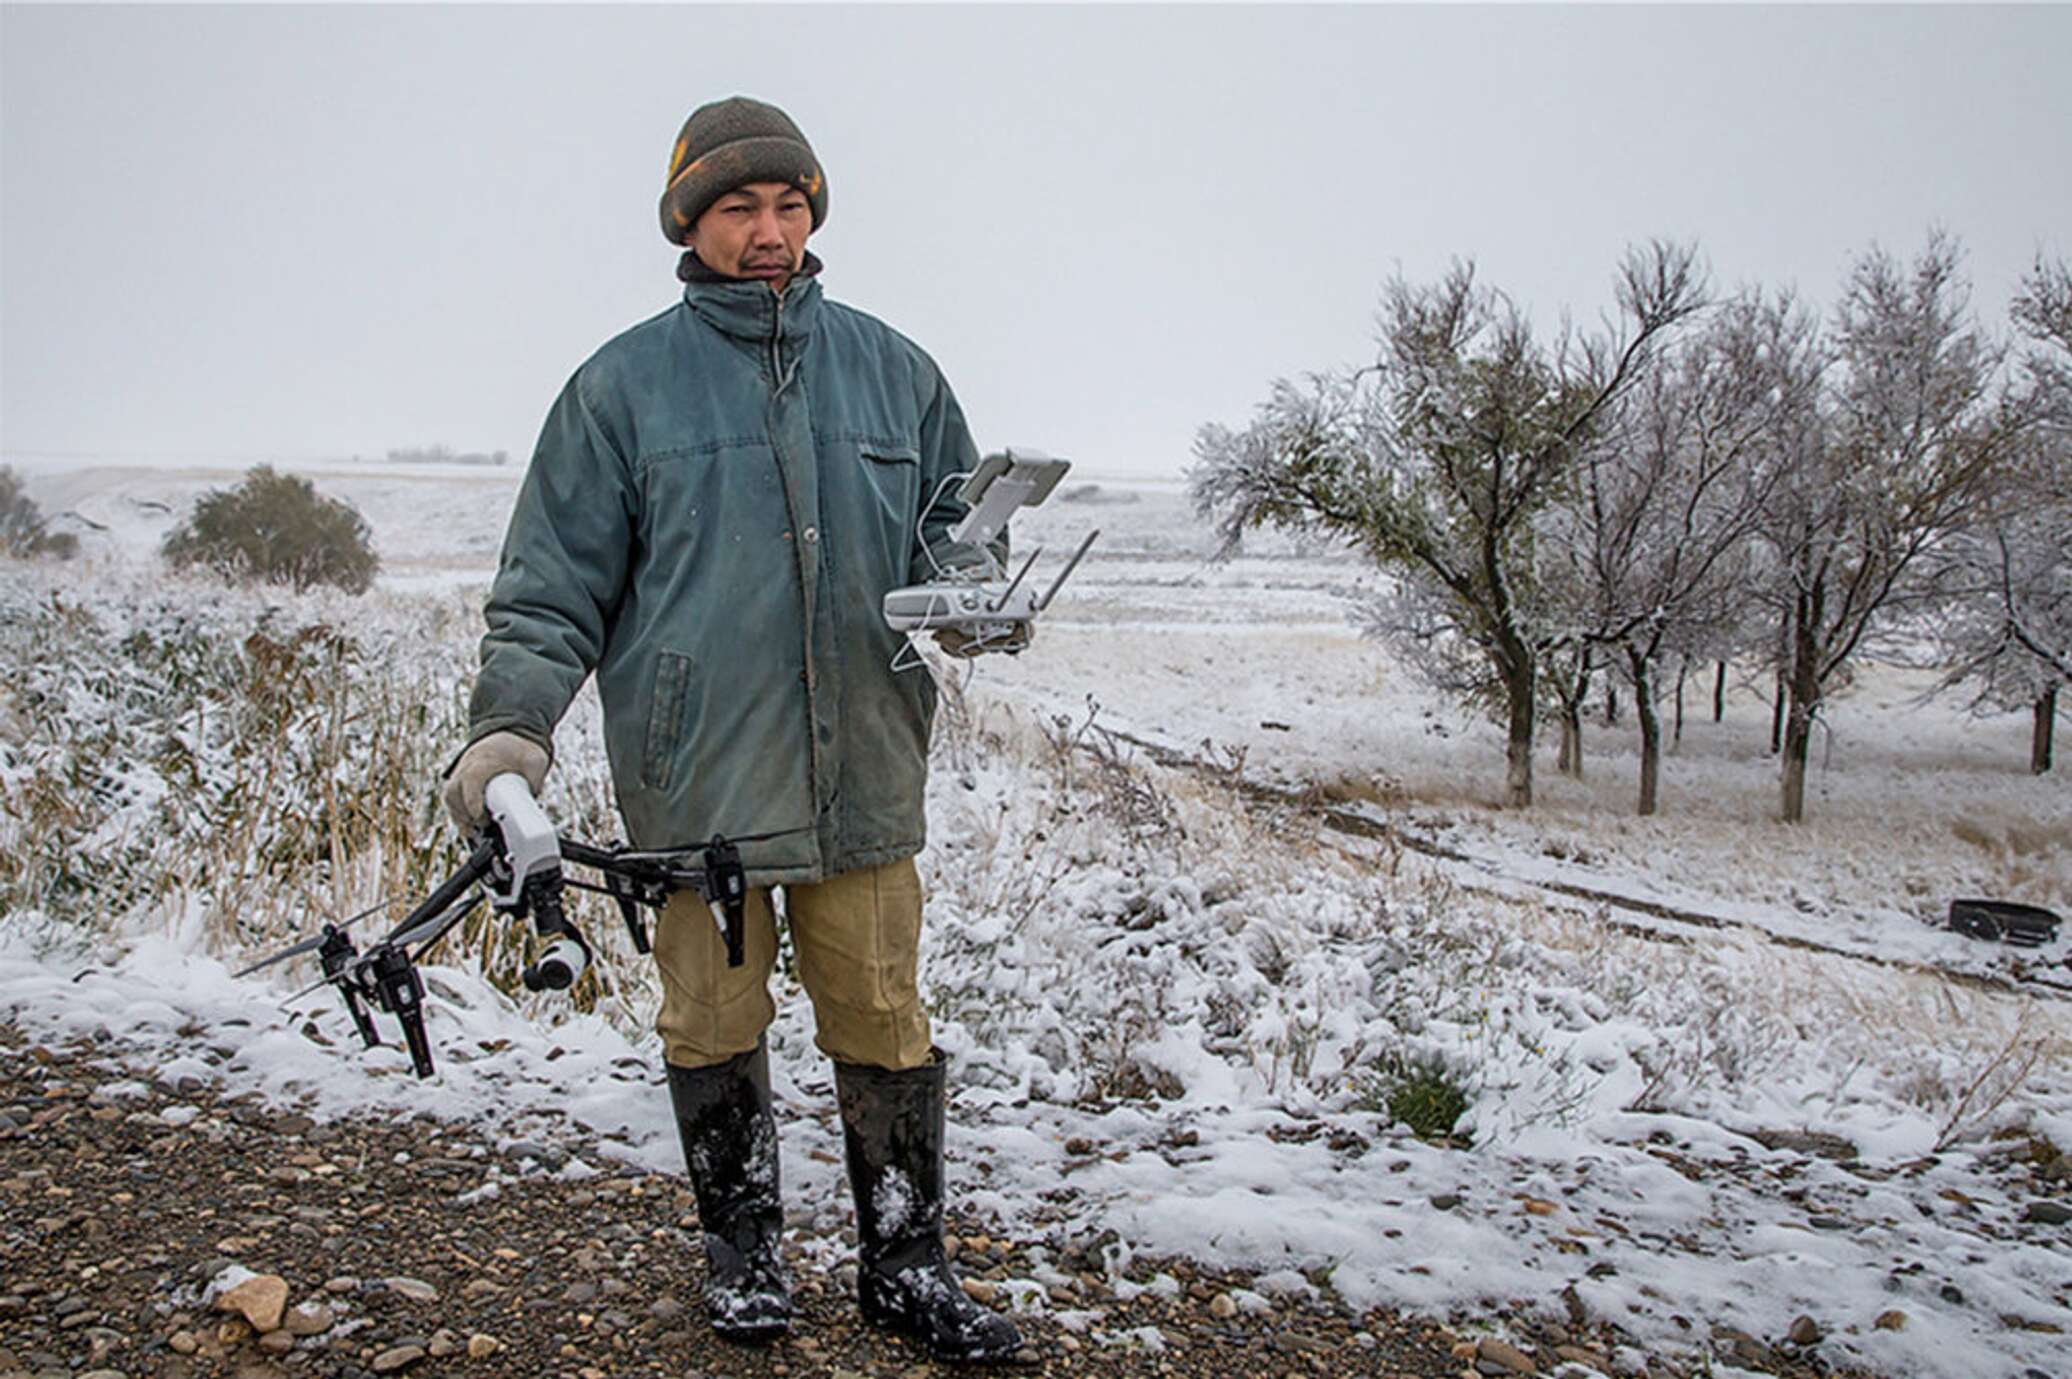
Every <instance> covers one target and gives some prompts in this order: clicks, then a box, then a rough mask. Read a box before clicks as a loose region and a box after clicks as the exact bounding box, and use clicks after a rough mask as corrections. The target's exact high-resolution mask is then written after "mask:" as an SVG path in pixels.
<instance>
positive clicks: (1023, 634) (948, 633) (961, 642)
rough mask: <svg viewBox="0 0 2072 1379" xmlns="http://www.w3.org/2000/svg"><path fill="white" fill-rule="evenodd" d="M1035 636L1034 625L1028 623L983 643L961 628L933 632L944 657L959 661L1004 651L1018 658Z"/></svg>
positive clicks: (941, 628) (1019, 623)
mask: <svg viewBox="0 0 2072 1379" xmlns="http://www.w3.org/2000/svg"><path fill="white" fill-rule="evenodd" d="M1035 635H1036V625H1035V624H1034V623H1028V622H1018V623H1016V624H1015V625H1014V631H1012V632H1010V633H1008V634H1007V635H1006V636H1004V637H995V638H994V639H993V640H992V641H990V642H983V643H982V642H980V641H979V640H978V638H976V637H974V636H972V635H971V634H970V633H968V632H966V631H964V630H963V629H962V628H958V627H939V628H937V629H936V630H935V644H936V645H937V646H939V647H941V648H942V649H943V652H944V653H945V654H946V655H950V656H955V657H956V658H957V659H958V660H960V661H968V660H970V659H971V658H972V657H974V656H983V655H984V654H985V653H986V652H988V651H1004V652H1006V653H1007V654H1008V655H1010V656H1019V655H1021V654H1022V652H1024V651H1026V650H1027V649H1028V646H1029V642H1030V639H1031V638H1033V637H1034V636H1035Z"/></svg>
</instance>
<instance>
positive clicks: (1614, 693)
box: [1604, 680, 1619, 728]
mask: <svg viewBox="0 0 2072 1379" xmlns="http://www.w3.org/2000/svg"><path fill="white" fill-rule="evenodd" d="M1604 726H1605V727H1607V728H1616V727H1618V726H1619V687H1618V686H1617V685H1615V684H1613V683H1612V682H1611V681H1610V680H1606V681H1605V682H1604Z"/></svg>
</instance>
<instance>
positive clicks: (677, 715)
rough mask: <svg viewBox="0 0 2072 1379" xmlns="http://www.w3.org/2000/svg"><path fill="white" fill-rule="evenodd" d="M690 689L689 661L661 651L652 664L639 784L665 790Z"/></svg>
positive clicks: (681, 656) (673, 765) (673, 762)
mask: <svg viewBox="0 0 2072 1379" xmlns="http://www.w3.org/2000/svg"><path fill="white" fill-rule="evenodd" d="M690 688H691V658H690V657H688V656H685V655H683V654H682V653H681V652H676V651H665V652H663V653H662V654H661V656H660V658H659V659H658V661H657V662H656V665H655V695H654V699H653V700H652V701H651V702H650V703H649V704H648V724H647V744H646V747H645V748H644V749H643V751H642V752H641V758H640V780H641V784H643V785H646V786H648V787H649V788H650V789H654V790H667V789H668V788H669V777H670V775H671V773H672V772H673V770H674V769H675V764H676V749H677V745H678V743H679V742H680V741H681V740H682V738H683V706H684V700H685V699H686V698H688V697H689V694H690Z"/></svg>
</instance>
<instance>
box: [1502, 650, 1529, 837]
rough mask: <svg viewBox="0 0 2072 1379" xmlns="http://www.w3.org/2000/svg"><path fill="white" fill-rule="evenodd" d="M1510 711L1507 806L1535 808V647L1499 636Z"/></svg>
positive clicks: (1506, 768)
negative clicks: (1533, 772) (1533, 739)
mask: <svg viewBox="0 0 2072 1379" xmlns="http://www.w3.org/2000/svg"><path fill="white" fill-rule="evenodd" d="M1495 660H1496V663H1497V672H1498V673H1499V674H1500V675H1502V677H1503V681H1504V697H1505V699H1506V700H1507V701H1508V706H1509V709H1510V732H1509V740H1508V741H1507V742H1506V743H1505V745H1504V765H1505V771H1504V805H1505V807H1506V808H1509V809H1527V808H1530V807H1531V805H1532V728H1533V693H1532V691H1533V680H1534V678H1535V676H1534V666H1533V659H1532V648H1531V647H1529V646H1527V645H1525V643H1524V641H1523V640H1522V639H1519V638H1515V637H1502V636H1501V635H1500V637H1499V646H1498V654H1497V656H1496V657H1495Z"/></svg>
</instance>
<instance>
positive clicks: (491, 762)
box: [446, 733, 547, 834]
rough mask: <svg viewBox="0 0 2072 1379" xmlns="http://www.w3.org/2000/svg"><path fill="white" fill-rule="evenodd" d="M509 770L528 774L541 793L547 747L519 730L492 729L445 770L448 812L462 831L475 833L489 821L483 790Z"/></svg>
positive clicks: (535, 791) (534, 788) (530, 783)
mask: <svg viewBox="0 0 2072 1379" xmlns="http://www.w3.org/2000/svg"><path fill="white" fill-rule="evenodd" d="M510 771H516V772H517V773H518V774H519V775H521V776H523V777H525V783H526V785H527V786H529V787H531V789H532V793H533V794H535V795H537V794H539V793H540V784H541V782H543V781H545V780H546V779H547V749H546V748H544V747H542V746H540V744H539V743H537V742H534V741H533V740H532V739H531V738H529V737H520V736H519V735H518V734H516V733H490V734H488V735H487V736H485V737H482V738H478V739H477V740H475V741H474V742H471V743H469V744H468V749H467V750H466V751H465V752H462V753H461V754H460V757H459V759H458V760H456V761H455V762H454V763H453V769H452V770H450V771H448V772H447V773H446V812H447V813H448V814H451V815H452V816H453V821H454V822H455V823H456V824H459V825H460V831H461V832H462V833H466V834H472V833H475V832H477V831H478V830H480V829H481V828H482V827H483V826H484V825H486V824H487V823H488V822H489V813H488V811H487V810H486V809H485V808H484V807H483V804H482V792H483V791H484V790H486V789H488V788H489V783H490V782H491V781H493V780H495V779H496V778H497V777H498V776H501V775H503V774H505V773H506V772H510Z"/></svg>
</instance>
